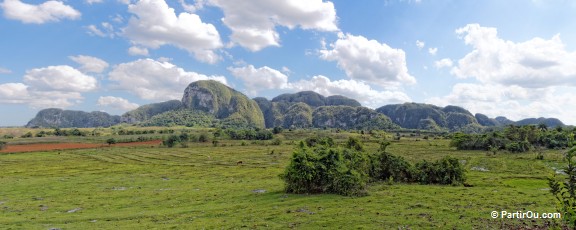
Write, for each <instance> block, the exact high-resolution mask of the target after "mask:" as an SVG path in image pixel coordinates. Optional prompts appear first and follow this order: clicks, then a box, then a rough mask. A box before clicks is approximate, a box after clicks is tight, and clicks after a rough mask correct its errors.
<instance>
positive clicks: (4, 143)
mask: <svg viewBox="0 0 576 230" xmlns="http://www.w3.org/2000/svg"><path fill="white" fill-rule="evenodd" d="M5 148H6V142H4V141H0V150H2V149H5Z"/></svg>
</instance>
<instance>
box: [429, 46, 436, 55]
mask: <svg viewBox="0 0 576 230" xmlns="http://www.w3.org/2000/svg"><path fill="white" fill-rule="evenodd" d="M437 52H438V48H436V47H430V48H428V53H429V54H430V55H433V56H434V55H436V53H437Z"/></svg>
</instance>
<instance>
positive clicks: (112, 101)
mask: <svg viewBox="0 0 576 230" xmlns="http://www.w3.org/2000/svg"><path fill="white" fill-rule="evenodd" d="M97 105H99V106H102V107H109V108H112V109H115V110H121V111H129V110H133V109H136V108H138V106H139V105H138V104H136V103H132V102H130V101H128V100H126V99H124V98H121V97H113V96H105V97H100V98H98V102H97Z"/></svg>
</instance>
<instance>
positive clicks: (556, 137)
mask: <svg viewBox="0 0 576 230" xmlns="http://www.w3.org/2000/svg"><path fill="white" fill-rule="evenodd" d="M575 134H576V131H575V130H567V129H563V128H561V127H560V128H556V129H552V130H549V129H547V128H545V126H542V125H541V126H535V125H526V126H515V125H509V126H507V127H506V128H504V129H503V130H500V131H492V132H488V133H484V134H464V133H455V134H453V135H452V141H451V142H450V145H451V146H453V147H456V148H457V149H458V150H491V149H494V150H507V151H509V152H527V151H530V150H531V149H534V148H535V147H545V148H549V149H561V148H567V147H572V146H573V145H574V136H575Z"/></svg>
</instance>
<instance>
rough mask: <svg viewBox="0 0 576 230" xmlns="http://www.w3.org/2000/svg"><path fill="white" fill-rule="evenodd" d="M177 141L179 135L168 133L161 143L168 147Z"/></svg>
mask: <svg viewBox="0 0 576 230" xmlns="http://www.w3.org/2000/svg"><path fill="white" fill-rule="evenodd" d="M179 142H180V137H179V136H178V135H170V136H169V137H168V138H167V139H166V140H164V141H162V144H163V145H164V146H166V147H168V148H172V147H174V146H176V144H178V143H179Z"/></svg>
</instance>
